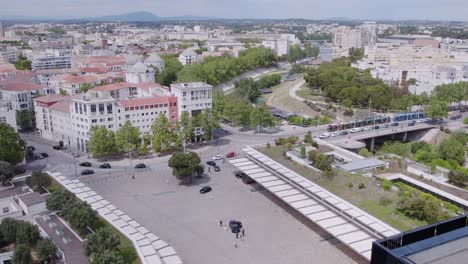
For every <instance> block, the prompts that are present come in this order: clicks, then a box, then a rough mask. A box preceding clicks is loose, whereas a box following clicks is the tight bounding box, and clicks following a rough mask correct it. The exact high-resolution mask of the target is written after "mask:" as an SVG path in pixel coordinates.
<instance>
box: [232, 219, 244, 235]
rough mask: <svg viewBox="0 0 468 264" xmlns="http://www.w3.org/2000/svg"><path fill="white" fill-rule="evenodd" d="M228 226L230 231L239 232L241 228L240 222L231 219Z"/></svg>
mask: <svg viewBox="0 0 468 264" xmlns="http://www.w3.org/2000/svg"><path fill="white" fill-rule="evenodd" d="M229 228H230V229H231V232H232V233H239V232H240V231H241V229H242V222H241V221H236V220H231V221H229Z"/></svg>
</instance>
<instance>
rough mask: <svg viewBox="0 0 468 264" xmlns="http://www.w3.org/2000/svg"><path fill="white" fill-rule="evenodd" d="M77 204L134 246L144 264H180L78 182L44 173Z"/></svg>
mask: <svg viewBox="0 0 468 264" xmlns="http://www.w3.org/2000/svg"><path fill="white" fill-rule="evenodd" d="M47 173H48V174H49V175H51V176H52V177H53V178H54V179H55V180H57V182H59V183H60V184H62V185H63V186H64V187H65V188H66V189H68V190H69V191H70V192H72V193H74V194H75V195H76V196H77V197H78V198H79V199H80V200H82V201H85V202H87V203H88V204H89V205H91V207H92V208H93V209H94V210H96V211H97V212H98V213H99V215H100V216H101V217H102V218H104V219H105V220H106V221H107V222H109V223H110V224H111V225H113V226H114V227H115V228H116V229H117V230H119V231H120V232H121V233H122V234H124V235H125V236H126V237H127V238H128V239H130V240H131V241H132V242H133V245H134V247H135V249H136V251H137V253H138V256H139V257H140V260H141V262H142V263H143V264H182V263H183V262H182V260H181V259H180V257H179V256H178V255H177V252H176V251H175V250H174V249H173V248H172V247H171V246H170V245H168V244H167V243H166V242H164V241H162V240H161V239H159V238H158V237H157V236H155V235H154V234H153V233H151V232H150V231H149V230H148V229H146V228H145V227H143V226H142V225H140V224H139V223H137V222H136V221H135V220H133V219H132V218H131V217H129V216H128V215H126V214H125V213H124V212H122V211H121V210H119V209H118V208H117V207H115V206H114V205H113V204H111V203H109V202H108V201H106V200H104V199H103V198H102V197H101V196H100V195H98V194H97V193H96V192H94V191H92V190H91V189H90V188H89V187H87V186H86V185H85V184H84V183H82V182H80V180H78V179H72V180H71V179H68V178H67V177H65V176H63V175H61V174H60V173H57V172H47Z"/></svg>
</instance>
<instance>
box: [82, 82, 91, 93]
mask: <svg viewBox="0 0 468 264" xmlns="http://www.w3.org/2000/svg"><path fill="white" fill-rule="evenodd" d="M91 88H92V86H91V84H89V83H83V84H82V85H81V86H80V93H86V92H87V91H89V89H91Z"/></svg>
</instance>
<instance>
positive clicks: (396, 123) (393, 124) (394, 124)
mask: <svg viewBox="0 0 468 264" xmlns="http://www.w3.org/2000/svg"><path fill="white" fill-rule="evenodd" d="M390 125H391V126H398V125H399V124H398V122H395V123H391V124H390Z"/></svg>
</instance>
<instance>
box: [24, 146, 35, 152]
mask: <svg viewBox="0 0 468 264" xmlns="http://www.w3.org/2000/svg"><path fill="white" fill-rule="evenodd" d="M26 149H27V150H31V151H35V150H36V148H35V147H34V146H27V147H26Z"/></svg>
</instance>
